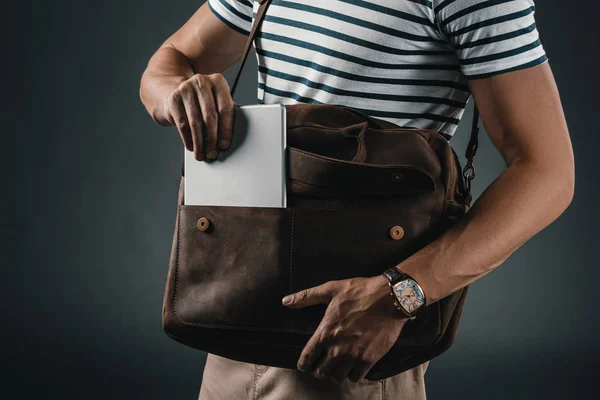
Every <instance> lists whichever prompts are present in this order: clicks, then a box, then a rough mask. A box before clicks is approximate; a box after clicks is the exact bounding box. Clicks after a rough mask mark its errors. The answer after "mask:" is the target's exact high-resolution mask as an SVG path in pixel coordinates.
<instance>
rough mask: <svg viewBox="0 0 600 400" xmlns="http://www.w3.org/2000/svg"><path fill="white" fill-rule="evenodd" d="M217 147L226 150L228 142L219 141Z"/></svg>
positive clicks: (224, 140)
mask: <svg viewBox="0 0 600 400" xmlns="http://www.w3.org/2000/svg"><path fill="white" fill-rule="evenodd" d="M219 147H220V148H222V149H226V148H227V147H229V140H226V139H221V140H219Z"/></svg>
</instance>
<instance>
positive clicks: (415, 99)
mask: <svg viewBox="0 0 600 400" xmlns="http://www.w3.org/2000/svg"><path fill="white" fill-rule="evenodd" d="M261 72H265V73H267V74H268V75H270V76H274V77H277V78H279V79H284V80H287V81H292V82H298V83H301V84H303V85H305V86H308V87H311V88H313V89H318V90H322V91H324V92H328V93H331V94H335V95H338V96H349V97H356V98H362V99H377V100H388V101H403V102H409V103H426V104H445V105H448V106H451V107H456V108H464V107H465V102H460V101H456V100H451V99H448V98H440V97H430V96H404V95H400V94H385V93H374V92H369V93H365V92H357V91H351V90H345V89H340V88H335V87H332V86H330V85H326V84H324V83H318V82H313V81H311V80H309V79H306V78H304V77H301V76H297V75H292V74H287V73H285V72H280V71H275V70H272V69H268V68H264V67H262V68H261Z"/></svg>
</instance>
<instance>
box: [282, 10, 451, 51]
mask: <svg viewBox="0 0 600 400" xmlns="http://www.w3.org/2000/svg"><path fill="white" fill-rule="evenodd" d="M277 5H278V6H279V7H287V8H292V9H296V10H301V11H305V12H309V13H313V14H318V15H323V16H327V17H329V18H332V19H337V20H339V21H344V22H347V23H349V24H353V25H357V26H361V27H363V28H368V29H372V30H374V31H376V32H381V33H385V34H387V35H390V36H393V37H398V38H403V39H410V40H414V41H418V42H436V43H445V42H444V41H443V40H441V39H437V38H435V37H432V36H422V35H414V34H412V33H408V32H405V31H402V30H399V29H393V28H390V27H388V26H383V25H379V24H376V23H373V22H369V21H365V20H364V19H359V18H354V17H351V16H348V15H344V14H341V13H338V12H335V11H331V10H326V9H323V8H320V7H314V6H308V5H305V4H298V3H292V2H290V1H285V0H283V1H279V2H277Z"/></svg>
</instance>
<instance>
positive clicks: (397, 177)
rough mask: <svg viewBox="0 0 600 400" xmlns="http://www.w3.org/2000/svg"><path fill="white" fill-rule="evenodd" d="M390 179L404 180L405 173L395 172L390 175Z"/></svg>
mask: <svg viewBox="0 0 600 400" xmlns="http://www.w3.org/2000/svg"><path fill="white" fill-rule="evenodd" d="M390 179H391V180H392V182H402V181H403V180H404V175H402V174H401V173H400V172H394V173H393V174H392V175H391V176H390Z"/></svg>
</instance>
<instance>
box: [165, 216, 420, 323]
mask: <svg viewBox="0 0 600 400" xmlns="http://www.w3.org/2000/svg"><path fill="white" fill-rule="evenodd" d="M178 218H179V229H178V232H177V245H176V249H177V250H176V251H177V255H176V257H177V260H176V263H175V269H176V270H175V290H174V293H173V306H174V311H175V315H176V317H177V319H178V320H179V321H180V322H181V323H182V324H185V325H191V326H197V327H204V328H218V329H239V330H257V331H272V332H280V331H286V332H291V333H312V332H313V331H314V330H315V328H316V327H317V326H318V324H319V323H320V321H321V319H322V317H323V313H324V311H325V306H324V305H323V306H314V307H308V308H306V309H296V310H292V309H289V308H287V307H285V306H283V305H282V303H281V299H282V298H283V296H285V295H287V294H290V293H293V292H296V291H298V290H301V289H306V288H309V287H313V286H317V285H320V284H322V283H325V282H327V281H330V280H336V279H347V278H353V277H371V276H375V275H378V274H381V273H382V272H383V271H384V270H385V269H386V268H388V267H390V266H393V265H396V264H397V263H399V262H400V261H402V260H404V259H405V258H407V257H408V256H410V254H412V253H413V252H415V251H416V250H417V249H419V248H421V247H423V246H424V245H425V244H426V243H427V242H428V240H429V224H430V216H429V215H428V214H424V213H422V214H418V213H417V214H415V213H410V212H407V211H405V210H402V209H398V210H394V211H390V212H386V213H385V214H383V215H382V213H381V212H378V211H366V210H364V209H348V210H339V209H325V208H322V209H316V208H268V207H229V206H191V205H180V206H179V216H178ZM391 301H392V300H391V298H390V302H391Z"/></svg>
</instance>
